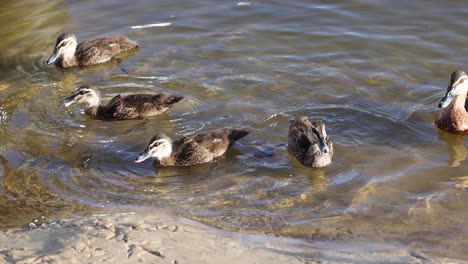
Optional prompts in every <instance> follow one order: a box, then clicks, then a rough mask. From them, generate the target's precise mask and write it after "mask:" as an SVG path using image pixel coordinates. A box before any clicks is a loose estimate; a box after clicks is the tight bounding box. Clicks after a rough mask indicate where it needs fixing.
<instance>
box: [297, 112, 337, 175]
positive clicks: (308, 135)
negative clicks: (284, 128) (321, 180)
mask: <svg viewBox="0 0 468 264" xmlns="http://www.w3.org/2000/svg"><path fill="white" fill-rule="evenodd" d="M321 142H323V144H321ZM288 150H289V152H290V153H291V154H292V155H293V156H294V157H296V158H297V160H299V162H301V163H302V164H304V165H306V166H309V167H314V168H320V167H325V166H327V165H329V164H330V163H331V161H332V158H333V144H332V142H331V139H330V138H329V137H328V136H327V135H326V132H325V124H324V123H323V122H321V121H316V122H313V123H311V122H310V121H309V119H308V118H307V117H305V116H304V117H301V118H299V119H297V120H293V121H291V124H290V125H289V133H288Z"/></svg>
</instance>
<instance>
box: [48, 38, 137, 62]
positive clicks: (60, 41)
mask: <svg viewBox="0 0 468 264" xmlns="http://www.w3.org/2000/svg"><path fill="white" fill-rule="evenodd" d="M136 47H139V45H138V43H136V42H135V41H132V40H130V39H128V38H127V37H125V36H122V35H112V36H109V37H105V38H99V39H95V40H91V41H88V42H84V43H81V44H79V45H78V44H77V41H76V36H75V34H73V33H63V34H61V35H60V36H58V38H57V42H56V43H55V48H54V51H53V52H52V54H51V55H50V57H49V58H48V59H47V61H46V62H47V64H52V63H55V66H57V67H59V68H70V67H77V66H88V65H96V64H99V63H103V62H107V61H110V60H111V59H112V58H114V56H116V55H117V54H119V53H121V52H124V51H127V50H130V49H133V48H136Z"/></svg>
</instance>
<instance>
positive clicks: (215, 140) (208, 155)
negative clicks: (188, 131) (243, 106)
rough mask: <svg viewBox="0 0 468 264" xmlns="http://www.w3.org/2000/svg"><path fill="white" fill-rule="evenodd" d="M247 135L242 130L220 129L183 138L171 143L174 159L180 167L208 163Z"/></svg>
mask: <svg viewBox="0 0 468 264" xmlns="http://www.w3.org/2000/svg"><path fill="white" fill-rule="evenodd" d="M247 134H248V131H246V130H244V129H232V128H220V129H216V130H212V131H209V132H207V133H203V134H198V135H194V136H188V137H183V138H181V139H179V140H177V141H174V143H173V153H175V154H174V158H175V159H176V163H178V164H180V165H181V164H184V165H186V164H188V165H191V164H198V163H204V162H209V161H211V160H213V159H214V158H216V157H219V156H221V155H223V154H224V153H225V152H226V150H227V149H228V148H229V147H230V146H231V145H232V144H233V143H234V142H235V141H236V140H238V139H240V138H242V137H244V136H246V135H247ZM189 163H190V164H189Z"/></svg>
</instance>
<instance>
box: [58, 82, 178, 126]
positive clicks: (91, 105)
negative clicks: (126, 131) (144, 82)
mask: <svg viewBox="0 0 468 264" xmlns="http://www.w3.org/2000/svg"><path fill="white" fill-rule="evenodd" d="M183 98H184V97H183V96H177V95H171V94H166V93H161V94H131V95H127V96H121V95H116V96H115V97H114V98H112V99H111V100H110V101H109V103H107V105H101V96H100V94H99V92H98V90H96V89H95V88H93V87H90V86H81V87H79V88H77V89H76V90H75V92H74V93H73V94H72V95H71V96H69V97H67V98H65V99H63V100H62V103H63V104H64V105H65V106H66V107H68V106H69V105H71V104H73V103H85V104H86V105H87V108H86V110H85V113H86V114H88V115H90V116H93V117H96V118H98V119H105V120H123V119H135V118H136V119H138V118H144V117H147V116H154V115H159V114H162V113H164V112H166V111H167V110H169V109H170V108H171V107H172V105H173V104H175V103H177V102H179V101H180V100H182V99H183Z"/></svg>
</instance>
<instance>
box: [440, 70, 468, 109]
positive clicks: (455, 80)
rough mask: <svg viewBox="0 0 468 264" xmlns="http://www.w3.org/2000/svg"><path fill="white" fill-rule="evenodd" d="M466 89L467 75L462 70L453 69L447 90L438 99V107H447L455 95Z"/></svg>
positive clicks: (467, 85) (467, 87)
mask: <svg viewBox="0 0 468 264" xmlns="http://www.w3.org/2000/svg"><path fill="white" fill-rule="evenodd" d="M467 91H468V75H466V73H465V72H464V71H455V72H453V73H452V75H451V76H450V80H449V84H448V88H447V92H446V93H445V95H444V97H442V99H440V101H439V104H438V106H439V108H443V107H447V106H449V105H450V103H451V102H452V100H453V98H455V96H456V95H458V94H461V93H466V92H467Z"/></svg>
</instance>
